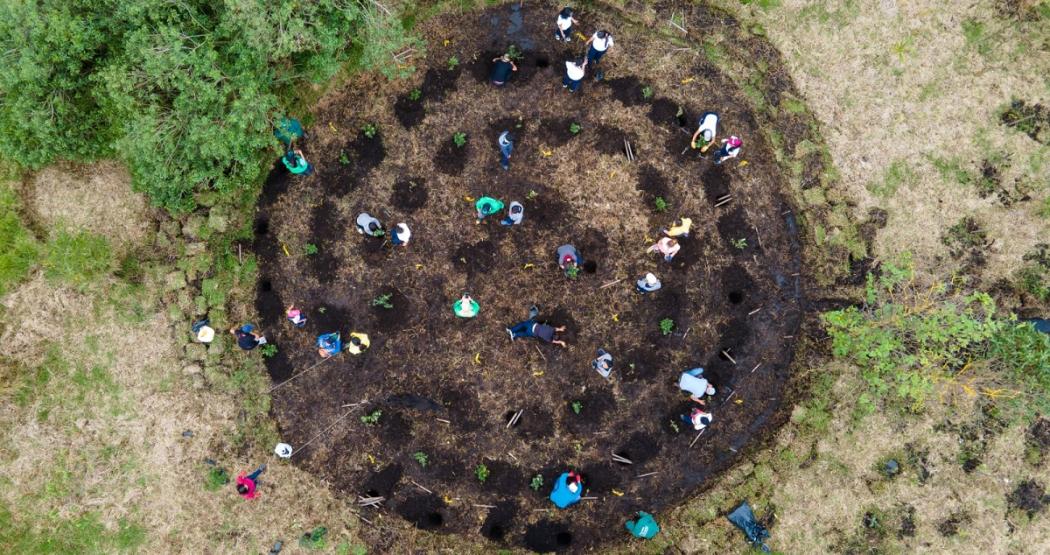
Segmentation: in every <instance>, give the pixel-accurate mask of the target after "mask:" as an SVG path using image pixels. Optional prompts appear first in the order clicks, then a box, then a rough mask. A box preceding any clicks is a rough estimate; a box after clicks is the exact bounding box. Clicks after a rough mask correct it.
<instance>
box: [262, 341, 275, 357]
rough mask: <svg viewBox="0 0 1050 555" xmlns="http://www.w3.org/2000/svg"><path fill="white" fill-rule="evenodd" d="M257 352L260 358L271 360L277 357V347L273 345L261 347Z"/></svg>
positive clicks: (268, 344)
mask: <svg viewBox="0 0 1050 555" xmlns="http://www.w3.org/2000/svg"><path fill="white" fill-rule="evenodd" d="M259 352H261V353H262V356H264V357H266V358H273V357H275V356H277V345H274V344H273V343H267V344H265V345H263V346H262V347H259Z"/></svg>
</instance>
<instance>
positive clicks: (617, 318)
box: [612, 314, 620, 322]
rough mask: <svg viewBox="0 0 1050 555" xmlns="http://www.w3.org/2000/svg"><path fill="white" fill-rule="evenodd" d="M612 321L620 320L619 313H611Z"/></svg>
mask: <svg viewBox="0 0 1050 555" xmlns="http://www.w3.org/2000/svg"><path fill="white" fill-rule="evenodd" d="M612 321H613V322H619V321H620V315H619V314H613V315H612Z"/></svg>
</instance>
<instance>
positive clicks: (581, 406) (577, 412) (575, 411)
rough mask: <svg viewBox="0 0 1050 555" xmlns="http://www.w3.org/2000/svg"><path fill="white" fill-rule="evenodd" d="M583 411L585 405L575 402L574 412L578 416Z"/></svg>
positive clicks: (573, 405)
mask: <svg viewBox="0 0 1050 555" xmlns="http://www.w3.org/2000/svg"><path fill="white" fill-rule="evenodd" d="M581 410H583V403H582V402H580V401H573V402H572V412H574V413H576V414H580V411H581Z"/></svg>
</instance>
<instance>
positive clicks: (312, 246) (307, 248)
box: [303, 243, 317, 256]
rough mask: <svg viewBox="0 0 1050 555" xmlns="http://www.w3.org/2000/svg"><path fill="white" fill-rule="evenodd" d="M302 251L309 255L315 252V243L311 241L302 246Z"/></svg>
mask: <svg viewBox="0 0 1050 555" xmlns="http://www.w3.org/2000/svg"><path fill="white" fill-rule="evenodd" d="M303 252H305V253H306V256H311V255H314V254H317V245H315V244H313V243H307V244H306V245H305V246H304V247H303Z"/></svg>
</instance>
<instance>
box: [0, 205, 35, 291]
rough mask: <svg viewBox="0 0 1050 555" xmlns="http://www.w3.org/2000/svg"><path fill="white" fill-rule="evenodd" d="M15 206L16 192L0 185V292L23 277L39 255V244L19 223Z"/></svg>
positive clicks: (19, 219) (20, 221)
mask: <svg viewBox="0 0 1050 555" xmlns="http://www.w3.org/2000/svg"><path fill="white" fill-rule="evenodd" d="M18 209H19V202H18V195H16V194H15V192H14V191H12V190H11V189H10V188H9V187H6V186H0V244H2V245H3V246H4V248H3V249H0V295H3V294H4V293H6V292H7V290H8V289H9V288H11V287H12V286H14V285H17V284H18V282H20V281H22V279H23V278H25V276H26V274H27V273H29V269H30V268H32V267H33V265H34V264H36V260H37V256H38V255H39V245H38V244H37V242H36V240H35V239H33V235H32V234H31V233H29V230H28V229H26V228H25V226H23V225H22V220H21V218H20V217H19V215H18Z"/></svg>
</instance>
